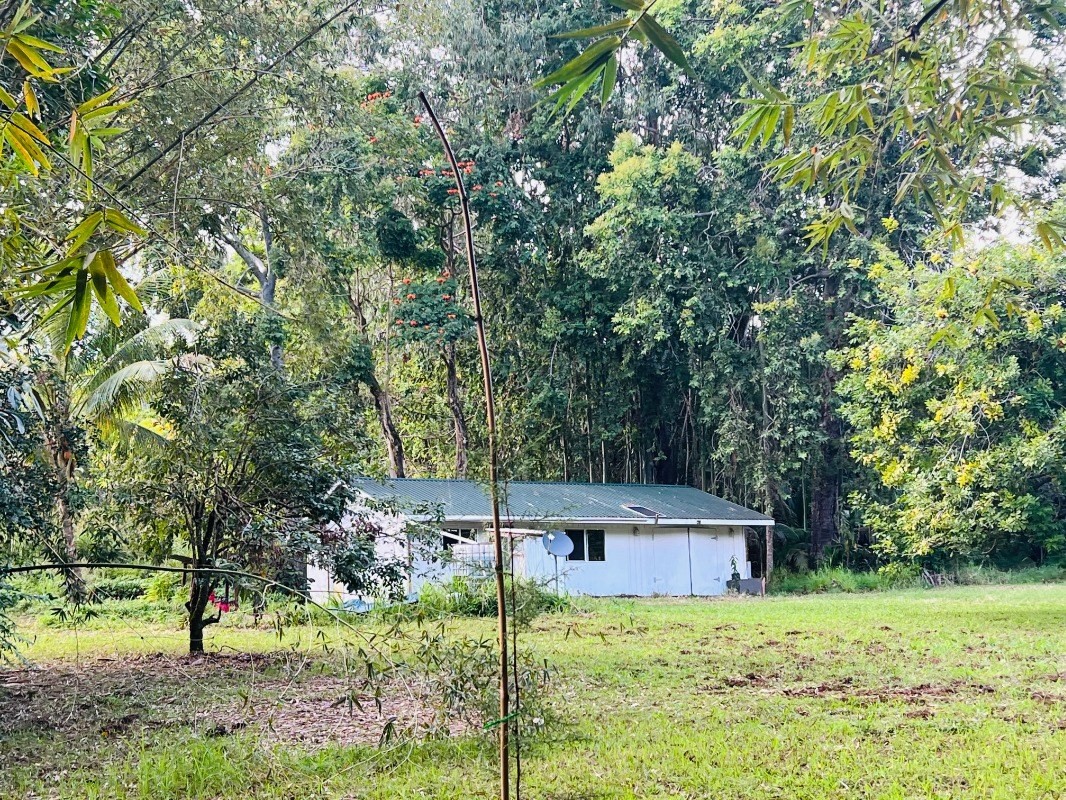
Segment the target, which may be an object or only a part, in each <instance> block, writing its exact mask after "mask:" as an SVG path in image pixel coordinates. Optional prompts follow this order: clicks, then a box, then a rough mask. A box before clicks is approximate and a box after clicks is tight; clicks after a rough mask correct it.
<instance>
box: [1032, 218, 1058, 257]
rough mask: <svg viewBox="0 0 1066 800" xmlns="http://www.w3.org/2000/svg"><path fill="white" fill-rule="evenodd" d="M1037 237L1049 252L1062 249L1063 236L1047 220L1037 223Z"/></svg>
mask: <svg viewBox="0 0 1066 800" xmlns="http://www.w3.org/2000/svg"><path fill="white" fill-rule="evenodd" d="M1036 235H1037V236H1039V237H1040V241H1041V242H1043V243H1044V247H1046V248H1047V249H1048V250H1054V249H1055V248H1056V247H1062V244H1063V240H1062V234H1061V233H1059V231H1058V230H1056V228H1055V226H1054V225H1052V224H1051V223H1050V222H1048V221H1047V220H1042V221H1041V222H1038V223H1036Z"/></svg>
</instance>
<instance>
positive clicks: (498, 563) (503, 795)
mask: <svg viewBox="0 0 1066 800" xmlns="http://www.w3.org/2000/svg"><path fill="white" fill-rule="evenodd" d="M418 99H419V101H420V102H421V103H422V107H423V108H425V109H426V114H428V115H429V119H430V121H431V122H432V123H433V129H434V130H435V131H436V132H437V136H438V138H439V139H440V141H441V144H442V145H443V146H444V155H445V156H446V157H447V159H448V163H449V164H450V165H451V168H452V174H453V175H454V176H455V186H456V188H457V189H458V191H459V207H460V209H461V210H462V213H463V233H464V235H465V237H466V259H467V262H468V263H469V265H470V295H471V298H472V299H473V302H474V326H475V330H476V332H477V344H478V351H479V352H480V354H481V378H482V383H483V385H484V389H485V424H486V427H487V428H488V440H489V441H488V445H489V497H490V498H491V501H492V534H493V557H494V559H495V564H494V571H495V573H496V619H497V628H496V635H497V643H498V645H499V649H500V662H499V663H500V709H499V712H500V716H499V720H498V721H497V725H496V729H497V731H498V736H499V755H500V795H499V796H500V800H510V796H511V776H510V769H511V741H510V732H511V718H510V713H511V698H510V686H509V684H510V680H509V678H508V673H509V671H510V670H509V666H510V665H509V664H508V659H507V595H506V588H505V583H504V577H503V537H502V535H501V527H502V526H501V524H500V490H499V474H498V467H499V464H498V460H497V453H496V401H495V397H494V395H493V391H492V371H491V369H490V361H489V345H488V337H487V336H486V334H485V318H484V316H483V315H482V312H481V289H480V287H479V285H478V274H477V258H476V257H475V254H474V227H473V223H472V222H471V218H470V198H469V196H468V195H467V193H466V187H465V186H464V185H463V179H462V172H461V170H460V169H459V163H458V162H457V161H456V158H455V152H454V151H453V150H452V145H451V143H450V142H449V141H448V135H447V134H446V133H445V131H444V128H443V127H442V126H441V124H440V120H439V119H438V118H437V114H436V112H435V111H434V110H433V106H432V105H431V104H430V102H429V98H427V97H426V94H425V92H419V93H418Z"/></svg>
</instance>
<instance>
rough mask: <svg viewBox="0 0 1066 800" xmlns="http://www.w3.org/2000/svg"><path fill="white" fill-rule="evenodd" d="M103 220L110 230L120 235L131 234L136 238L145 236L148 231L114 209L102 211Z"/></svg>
mask: <svg viewBox="0 0 1066 800" xmlns="http://www.w3.org/2000/svg"><path fill="white" fill-rule="evenodd" d="M104 220H105V221H106V222H107V224H108V226H110V228H111V230H113V231H118V232H120V233H133V234H136V235H137V236H147V235H148V231H146V230H145V229H144V228H142V227H141V226H140V225H138V224H137V223H135V222H134V221H133V220H131V219H130V218H129V217H127V216H126V215H125V214H123V213H122V212H121V211H119V210H117V209H114V208H105V209H104Z"/></svg>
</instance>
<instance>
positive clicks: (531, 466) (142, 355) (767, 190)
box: [0, 0, 1066, 618]
mask: <svg viewBox="0 0 1066 800" xmlns="http://www.w3.org/2000/svg"><path fill="white" fill-rule="evenodd" d="M615 5H617V6H618V8H614V7H611V6H610V5H608V4H602V6H601V4H598V3H594V4H583V3H569V2H568V3H560V4H554V5H546V6H545V5H542V4H540V3H533V2H526V0H498V1H497V0H493V1H492V2H480V3H474V2H470V1H469V0H455V1H453V2H436V0H426V2H422V3H416V4H412V5H406V4H398V5H396V6H380V7H378V6H374V7H373V8H371V7H369V6H363V5H361V4H356V3H352V4H348V5H343V4H341V5H338V4H333V3H319V2H314V3H311V4H305V3H293V2H288V0H259V2H255V3H239V4H232V3H229V2H228V0H206V2H196V3H193V4H189V3H176V2H168V1H167V0H146V1H145V2H137V3H128V2H124V1H123V0H120V1H119V2H114V3H109V2H95V1H90V0H81V1H80V2H75V1H74V0H44V1H43V2H38V3H36V4H35V5H34V6H33V7H30V6H19V5H18V4H17V3H11V2H8V3H3V4H0V26H2V27H3V28H4V30H5V31H6V34H5V42H6V45H5V50H4V51H3V58H2V61H0V79H2V87H3V91H2V92H0V101H2V103H3V105H4V108H5V112H4V114H5V116H4V122H3V125H4V134H3V136H4V143H5V146H4V148H3V158H2V159H0V186H2V192H3V201H2V207H0V241H2V258H3V261H2V266H0V295H2V298H3V303H4V317H3V320H2V325H3V329H4V330H3V333H4V339H3V345H2V351H0V376H2V380H3V384H4V387H3V388H4V407H3V409H2V411H0V425H2V432H3V439H2V440H0V445H2V448H3V459H2V463H0V476H2V480H0V548H2V549H0V561H6V562H8V563H20V562H29V561H34V560H38V561H40V560H44V561H69V562H109V561H126V560H133V561H145V560H148V561H152V562H156V563H159V562H161V561H163V560H165V559H167V558H169V557H170V555H171V554H172V553H183V554H187V555H190V556H191V557H192V558H193V559H194V560H195V561H196V563H198V564H201V565H208V564H213V565H231V566H234V567H239V568H240V569H243V570H249V571H253V572H256V573H259V574H263V575H274V576H276V575H279V574H281V573H283V572H284V571H285V570H286V569H287V568H288V567H289V566H290V565H291V563H292V558H291V556H292V553H293V552H295V551H300V550H302V551H307V550H308V549H314V548H322V547H325V546H326V545H324V544H323V541H322V539H323V537H322V536H321V535H320V532H321V530H322V526H323V524H325V523H328V522H329V521H332V520H336V519H338V518H339V516H340V514H341V513H342V511H343V509H344V506H345V503H346V500H347V495H346V492H345V491H344V489H343V480H344V478H345V477H346V476H351V475H371V476H385V475H391V476H408V477H420V476H436V477H454V476H460V477H470V478H474V479H483V478H484V477H485V473H486V448H485V443H486V431H485V427H484V421H483V420H484V415H483V406H482V399H481V383H480V380H481V378H480V373H479V364H478V357H477V345H476V342H475V339H474V326H473V317H472V313H473V312H472V308H471V304H470V296H469V295H470V283H469V274H468V272H467V266H466V261H465V258H464V250H463V242H462V219H461V217H460V214H459V206H458V198H457V190H456V189H455V188H454V186H455V184H454V177H455V176H454V175H453V174H451V171H450V170H449V169H448V166H447V164H446V162H445V160H444V157H443V153H442V151H441V149H440V143H439V142H438V141H437V139H436V138H435V136H434V134H433V131H432V130H431V129H430V128H429V126H428V125H427V124H426V120H425V119H424V117H423V114H424V112H423V110H422V108H421V106H420V105H419V103H418V101H417V99H416V95H417V93H418V92H419V91H425V92H426V93H427V95H429V96H430V97H431V98H432V99H433V102H434V103H435V105H436V106H437V108H438V110H439V112H440V113H441V115H442V116H443V117H444V118H445V119H446V120H447V126H448V133H449V136H450V137H451V139H452V141H453V143H454V144H455V146H456V148H457V149H458V156H459V165H460V169H461V171H462V173H463V175H462V178H463V180H464V181H465V183H466V186H467V187H468V189H469V192H470V197H471V201H470V202H471V207H472V210H473V212H474V218H475V237H476V245H477V250H478V257H479V260H480V264H481V269H482V273H483V274H482V276H481V288H482V292H483V295H484V305H485V319H486V324H487V326H488V337H489V343H490V347H491V350H492V357H493V369H494V378H495V382H496V388H497V394H498V397H497V402H498V406H499V426H500V437H501V449H502V453H501V464H502V470H503V474H504V477H505V478H512V479H538V480H540V479H543V480H548V479H560V480H568V481H591V482H600V481H605V482H648V483H651V482H658V483H684V484H690V485H693V486H697V487H700V488H703V489H705V490H706V491H708V492H712V493H714V494H717V495H720V496H722V497H725V498H728V499H730V500H733V501H736V502H738V503H741V504H744V505H747V506H750V507H752V508H755V509H758V510H761V511H765V512H766V513H769V514H772V515H773V516H774V517H775V519H777V520H778V521H779V523H780V524H779V526H778V529H777V536H778V545H777V547H778V553H779V555H778V563H779V564H780V563H782V561H783V563H784V566H786V567H787V568H791V569H794V570H796V569H804V568H806V567H808V566H810V565H812V564H814V563H816V562H824V561H829V562H833V563H845V564H848V565H850V566H853V567H857V568H868V569H873V568H879V567H880V568H886V567H887V568H890V569H914V568H918V567H922V568H929V569H934V570H936V569H943V568H946V567H947V565H949V564H951V563H956V562H958V561H960V560H961V561H982V562H985V561H991V562H994V563H996V564H997V565H1000V566H1012V565H1020V564H1027V563H1033V562H1036V563H1041V562H1043V561H1045V560H1046V559H1053V560H1055V559H1061V558H1062V556H1063V553H1064V548H1066V495H1064V492H1063V478H1064V473H1063V455H1064V453H1063V451H1064V448H1066V409H1064V403H1066V380H1064V379H1066V315H1064V305H1063V303H1064V302H1066V297H1064V295H1066V287H1064V282H1063V278H1064V275H1066V261H1064V260H1063V256H1062V255H1061V253H1060V251H1059V246H1060V245H1061V239H1060V236H1059V233H1058V232H1059V231H1060V230H1061V226H1060V224H1059V222H1058V221H1057V220H1058V217H1057V214H1058V207H1057V205H1056V203H1057V191H1058V185H1059V182H1060V178H1061V168H1062V160H1061V153H1062V145H1063V141H1064V140H1063V138H1062V134H1061V128H1060V126H1059V125H1058V122H1059V119H1060V114H1061V111H1060V105H1059V103H1060V94H1061V89H1062V87H1061V64H1060V63H1057V61H1058V59H1057V58H1056V57H1055V56H1056V54H1057V53H1060V52H1061V50H1058V49H1057V48H1060V47H1061V40H1060V32H1059V25H1058V23H1059V21H1060V20H1062V19H1063V18H1064V12H1063V10H1062V9H1061V8H1059V7H1058V6H1055V5H1054V4H1026V3H1021V4H1007V5H1003V4H995V7H993V4H990V3H989V4H977V5H972V4H961V3H960V4H955V3H950V4H945V3H938V4H936V5H935V7H934V8H933V11H935V12H936V13H937V14H939V15H940V16H937V15H936V14H929V15H925V16H923V15H922V7H921V5H920V4H917V5H916V4H913V3H895V4H881V6H880V10H874V11H869V7H868V6H867V5H866V4H844V7H842V8H839V9H834V10H832V11H829V10H821V9H819V10H817V12H816V10H815V9H814V7H813V6H811V5H810V4H805V3H802V2H799V3H796V2H793V3H786V4H784V5H781V4H776V3H766V2H761V0H739V1H738V2H732V3H720V2H716V1H714V0H661V2H659V3H657V4H655V9H654V18H655V19H656V20H658V23H661V26H662V29H666V30H669V31H670V32H671V33H672V34H673V36H674V37H676V40H677V42H676V44H675V43H674V42H673V39H668V40H660V39H659V37H658V34H656V33H655V32H654V31H656V30H661V29H660V28H658V27H657V28H654V29H651V30H652V31H653V32H652V34H651V35H650V37H649V36H644V35H641V36H637V35H636V34H634V36H633V37H632V40H633V41H632V46H629V44H628V43H626V44H625V46H624V47H623V49H621V50H620V51H619V53H618V55H617V57H616V56H614V55H611V56H610V59H611V60H609V61H608V60H604V59H605V58H606V57H605V56H604V57H601V58H599V59H598V60H595V61H594V62H593V61H590V62H589V63H593V65H594V66H595V67H596V69H598V70H600V71H599V72H596V73H595V74H594V75H593V77H594V78H596V79H598V80H600V81H602V84H603V86H602V87H600V88H594V89H593V91H591V92H590V91H588V90H589V88H590V86H593V84H592V82H591V79H588V80H586V79H585V78H580V76H579V78H580V79H581V80H584V81H585V83H584V85H583V87H582V91H583V92H585V96H581V93H580V92H572V94H570V95H568V94H567V93H566V89H567V87H568V86H569V88H570V89H571V90H573V89H574V88H575V87H574V86H572V85H569V84H566V83H565V81H564V80H562V79H561V80H558V81H556V84H562V86H563V88H562V90H557V93H556V94H555V95H553V94H552V89H550V88H545V87H544V86H538V85H537V81H538V79H539V78H542V77H544V76H546V75H547V76H549V78H550V77H551V73H552V71H553V70H559V69H560V68H562V67H563V66H564V65H565V64H566V63H567V62H568V61H570V60H571V59H573V58H574V57H575V56H578V55H579V54H580V53H582V51H583V49H584V48H585V46H587V44H588V42H587V41H582V40H581V39H580V38H572V37H567V36H561V34H566V33H567V32H569V31H574V30H577V29H582V28H589V27H593V28H594V29H595V26H602V28H601V29H600V30H601V32H604V33H606V32H609V31H611V30H617V29H618V28H617V26H616V25H615V23H614V22H612V21H613V20H616V19H617V18H618V16H619V15H620V14H622V13H623V11H620V10H619V8H621V9H630V13H638V14H643V13H645V12H644V11H640V9H641V4H639V3H635V4H634V5H633V6H632V8H631V6H630V4H629V3H623V2H620V3H616V4H615ZM852 6H854V7H852ZM963 6H965V7H963ZM996 9H999V10H998V11H997V10H996ZM956 14H961V15H962V16H963V17H966V19H965V20H964V21H965V22H966V24H965V25H961V23H960V21H959V19H958V18H957V17H956V16H955V15H956ZM999 14H1001V15H1002V16H997V15H999ZM967 15H972V17H967ZM981 15H988V16H981ZM873 17H876V18H878V19H884V18H893V19H895V18H896V17H900V18H902V19H905V20H910V19H914V20H918V19H919V18H921V20H920V22H921V24H916V26H915V27H912V28H911V29H910V30H909V32H908V33H907V36H905V37H904V39H905V40H906V41H907V42H910V43H911V44H910V45H908V46H909V47H911V49H908V50H906V51H905V52H904V56H905V58H904V59H903V62H904V63H905V64H908V65H910V66H908V67H907V69H908V70H909V71H907V72H904V73H899V72H898V71H897V72H892V73H891V74H887V73H885V71H884V70H885V68H884V66H883V64H882V63H881V62H875V61H872V60H871V59H872V56H871V53H872V54H875V55H876V54H880V53H883V52H885V48H884V47H882V45H881V44H879V43H878V42H879V41H880V38H883V37H885V36H886V35H887V34H886V33H885V32H884V31H881V30H880V29H879V28H878V27H877V24H874V23H876V20H874V23H871V22H870V18H873ZM1004 20H1006V22H1004ZM1000 23H1003V24H1005V25H1007V26H1008V27H1007V28H1006V29H1005V30H1007V31H1008V33H1009V34H1010V35H1007V34H1005V33H1003V32H1002V31H1001V30H1000V29H999V28H997V27H996V26H997V25H999V24H1000ZM613 25H614V27H613V28H612V26H613ZM901 25H902V23H893V26H894V27H893V26H890V28H891V29H892V30H897V29H900V26H901ZM960 25H961V27H960ZM923 26H926V27H925V28H923ZM902 29H903V30H907V29H906V27H905V26H903V28H902ZM919 29H922V30H919ZM958 30H969V31H970V32H971V33H972V35H971V36H970V38H969V39H966V38H965V37H961V38H958V37H957V35H956V31H958ZM627 32H628V29H627ZM1019 32H1020V33H1019ZM926 33H928V34H929V35H928V38H923V37H925V35H926ZM597 35H599V34H597V33H596V32H595V30H594V32H593V34H592V36H593V37H595V36H597ZM642 39H643V40H644V41H641V40H642ZM649 39H650V42H649V41H648V40H649ZM605 41H606V40H605ZM812 41H813V42H816V43H817V42H821V43H822V46H821V49H820V50H819V49H818V48H817V47H813V48H812V47H810V46H807V45H809V43H810V42H812ZM897 45H898V43H897ZM897 45H893V47H896V46H897ZM595 46H596V45H593V47H595ZM886 47H887V45H886ZM967 48H969V49H967ZM601 49H602V48H601ZM678 49H679V50H680V51H681V52H680V53H679V52H677V50H678ZM967 53H968V54H969V55H968V56H966V54H967ZM1048 54H1050V56H1048ZM964 56H966V57H964ZM864 59H865V60H864ZM894 63H895V62H894ZM914 65H918V66H914ZM893 69H896V67H895V66H894V67H893ZM608 72H610V75H608ZM945 74H946V75H947V77H945ZM563 77H564V78H565V76H563ZM609 79H610V85H609V86H608V85H607V84H608V80H609ZM878 81H880V82H881V83H880V84H879V83H878ZM894 81H898V82H894ZM907 81H909V83H908V82H907ZM863 86H865V87H877V86H880V87H881V88H880V89H879V90H878V91H879V92H880V93H879V94H876V95H875V94H874V90H873V89H871V90H870V92H871V93H870V94H868V95H864V94H863V92H862V91H861V90H860V89H861V87H863ZM856 87H860V89H856ZM560 91H561V96H560V94H559V92H560ZM901 92H902V93H903V94H902V95H901V94H900V93H901ZM786 96H787V97H792V98H798V99H797V100H795V102H793V101H791V100H790V101H789V102H788V103H785V104H784V106H782V105H780V104H777V105H775V103H777V102H778V101H783V99H784V98H786ZM571 97H572V102H571V101H570V99H571ZM768 98H769V99H768ZM782 109H783V110H782ZM903 117H910V121H909V122H908V121H907V120H906V119H904V118H903ZM916 131H917V132H916ZM938 137H939V138H938ZM931 143H932V144H931ZM923 148H924V149H923ZM960 198H963V199H962V200H960ZM338 486H340V487H341V488H340V489H338ZM327 544H328V543H327ZM364 556H365V560H364V561H358V558H357V559H356V561H357V563H358V564H359V565H360V568H361V569H362V570H363V572H364V573H365V572H366V571H367V570H371V569H372V568H373V567H372V563H371V562H372V560H373V559H372V557H371V556H370V555H368V554H364ZM324 557H326V556H324ZM345 557H346V558H350V557H351V554H348V555H346V556H345ZM357 571H358V570H357ZM68 581H69V583H70V586H71V590H72V591H75V592H76V591H78V588H77V587H78V584H79V576H78V571H77V570H72V571H71V574H70V576H69V578H68ZM209 592H210V585H209V584H207V583H205V584H203V585H202V586H201V587H200V591H197V590H196V589H194V592H193V597H192V600H191V603H192V605H193V606H194V607H196V608H195V609H192V610H193V611H194V617H196V618H199V617H200V616H202V612H203V611H204V609H205V608H206V607H207V604H208V598H209Z"/></svg>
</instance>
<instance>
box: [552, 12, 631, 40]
mask: <svg viewBox="0 0 1066 800" xmlns="http://www.w3.org/2000/svg"><path fill="white" fill-rule="evenodd" d="M632 24H633V22H632V20H630V19H629V18H628V17H623V18H622V19H616V20H615V21H614V22H608V23H607V24H606V25H595V26H593V27H591V28H581V29H580V30H576V31H567V32H566V33H556V34H553V35H552V38H553V39H584V38H586V37H589V36H602V35H603V34H605V33H614V32H615V31H623V30H625V29H626V28H628V27H629V26H630V25H632Z"/></svg>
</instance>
